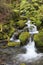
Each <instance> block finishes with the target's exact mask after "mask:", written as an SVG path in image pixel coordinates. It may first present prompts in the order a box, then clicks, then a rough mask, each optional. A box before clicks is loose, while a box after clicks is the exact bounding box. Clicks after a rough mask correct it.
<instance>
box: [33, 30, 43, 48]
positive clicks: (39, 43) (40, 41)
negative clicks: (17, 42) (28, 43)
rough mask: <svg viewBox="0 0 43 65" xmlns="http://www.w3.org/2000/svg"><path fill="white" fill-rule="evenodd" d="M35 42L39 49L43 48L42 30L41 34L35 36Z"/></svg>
mask: <svg viewBox="0 0 43 65" xmlns="http://www.w3.org/2000/svg"><path fill="white" fill-rule="evenodd" d="M34 40H35V42H36V46H37V47H43V30H41V31H40V32H39V34H37V35H34Z"/></svg>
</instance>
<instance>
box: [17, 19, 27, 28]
mask: <svg viewBox="0 0 43 65" xmlns="http://www.w3.org/2000/svg"><path fill="white" fill-rule="evenodd" d="M25 22H26V20H20V21H18V22H17V23H16V24H17V26H18V27H19V28H23V27H24V26H25Z"/></svg>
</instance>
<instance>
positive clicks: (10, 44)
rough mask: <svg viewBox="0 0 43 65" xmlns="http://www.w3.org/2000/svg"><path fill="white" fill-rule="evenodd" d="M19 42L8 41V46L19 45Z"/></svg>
mask: <svg viewBox="0 0 43 65" xmlns="http://www.w3.org/2000/svg"><path fill="white" fill-rule="evenodd" d="M19 45H20V42H8V46H19Z"/></svg>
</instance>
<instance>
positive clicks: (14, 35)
mask: <svg viewBox="0 0 43 65" xmlns="http://www.w3.org/2000/svg"><path fill="white" fill-rule="evenodd" d="M16 35H17V33H15V32H14V34H13V35H12V37H11V38H10V41H12V42H13V41H14V42H20V40H19V39H16Z"/></svg>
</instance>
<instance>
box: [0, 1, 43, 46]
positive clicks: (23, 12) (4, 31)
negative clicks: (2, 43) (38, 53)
mask: <svg viewBox="0 0 43 65" xmlns="http://www.w3.org/2000/svg"><path fill="white" fill-rule="evenodd" d="M28 19H30V20H31V23H33V24H34V23H35V25H36V26H37V28H38V31H39V34H38V35H35V42H37V40H38V42H39V41H40V45H42V40H41V39H42V36H43V34H42V35H41V36H40V34H41V32H42V31H40V30H41V29H43V0H11V2H10V1H9V0H2V1H0V40H8V41H10V38H11V37H12V35H13V33H14V32H18V30H23V31H24V28H25V27H26V24H25V23H26V22H27V20H28ZM20 33H21V34H19V36H18V38H19V39H20V40H21V42H22V43H25V42H26V40H27V39H28V37H29V33H28V32H26V29H25V32H20ZM36 37H37V38H38V39H37V40H36ZM39 37H41V38H39ZM36 44H37V43H36ZM38 45H39V43H38Z"/></svg>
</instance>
